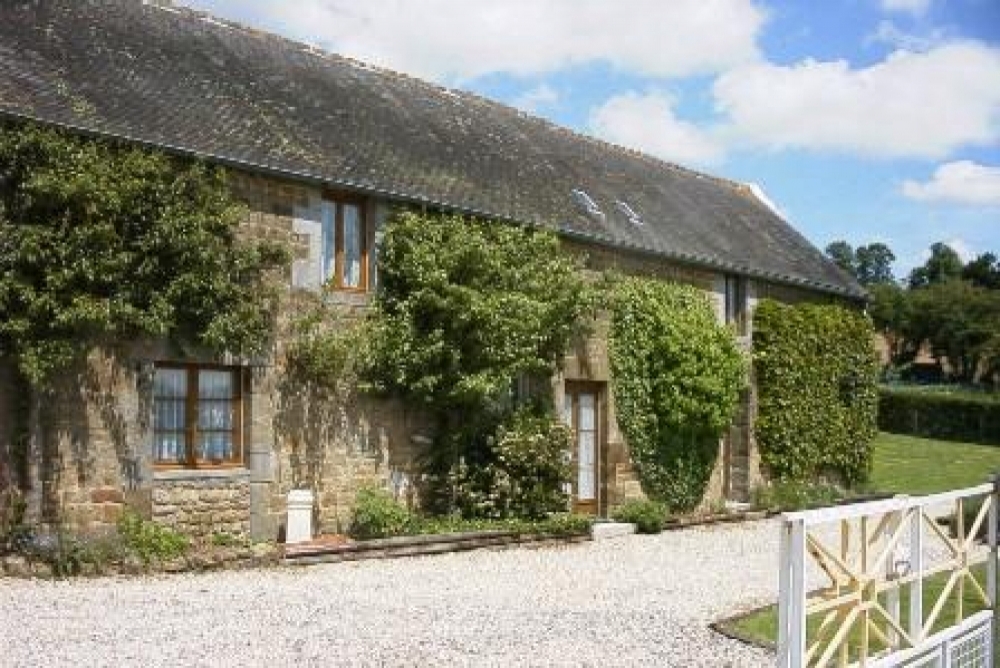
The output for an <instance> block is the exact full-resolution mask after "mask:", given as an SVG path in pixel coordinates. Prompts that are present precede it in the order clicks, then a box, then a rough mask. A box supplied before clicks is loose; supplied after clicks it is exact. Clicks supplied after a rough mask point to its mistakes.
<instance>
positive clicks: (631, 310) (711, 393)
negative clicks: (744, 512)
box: [609, 278, 747, 511]
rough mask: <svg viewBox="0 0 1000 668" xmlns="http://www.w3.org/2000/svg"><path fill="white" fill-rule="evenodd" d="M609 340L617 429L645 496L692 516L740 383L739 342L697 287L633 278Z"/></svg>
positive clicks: (616, 306) (622, 293)
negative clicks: (690, 512) (720, 320)
mask: <svg viewBox="0 0 1000 668" xmlns="http://www.w3.org/2000/svg"><path fill="white" fill-rule="evenodd" d="M609 343H610V347H609V353H610V357H611V374H612V375H611V381H612V391H613V393H614V400H615V412H616V415H617V418H618V425H619V427H620V428H621V429H622V431H623V433H624V435H625V438H626V441H627V443H628V447H629V451H630V453H631V456H632V461H633V462H634V464H635V466H636V469H637V472H638V475H639V479H640V482H641V483H642V486H643V490H644V491H645V492H646V494H647V495H648V496H650V497H652V498H653V499H656V500H658V501H662V502H664V503H666V504H667V505H668V506H670V508H671V509H673V510H679V511H686V510H690V509H692V508H693V507H695V506H696V505H697V504H698V503H699V502H700V501H701V499H702V496H703V495H704V491H705V487H706V485H707V484H708V480H709V477H710V476H711V473H712V468H713V466H714V464H715V459H716V455H717V453H718V447H719V437H720V436H721V435H722V433H723V432H724V431H725V430H726V428H727V427H728V426H729V425H730V423H731V422H732V420H733V417H734V415H735V411H736V408H737V403H738V401H739V396H740V391H741V390H742V389H743V388H744V387H745V385H746V366H747V364H746V360H745V359H744V356H743V354H742V353H741V352H740V350H739V348H738V346H737V343H736V340H735V337H734V335H733V333H732V332H731V331H730V330H729V329H728V328H726V327H725V326H723V325H721V324H719V323H718V321H717V320H716V317H715V313H714V310H713V309H712V305H711V303H710V302H709V300H708V298H707V297H706V295H705V294H704V293H702V292H701V291H699V290H698V289H697V288H694V287H691V286H687V285H679V284H674V283H664V282H661V281H656V280H651V279H641V278H629V279H625V280H623V281H621V282H620V283H619V284H618V285H617V286H616V288H615V290H614V296H613V300H612V309H611V336H610V342H609Z"/></svg>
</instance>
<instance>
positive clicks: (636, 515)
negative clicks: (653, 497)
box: [613, 500, 667, 533]
mask: <svg viewBox="0 0 1000 668" xmlns="http://www.w3.org/2000/svg"><path fill="white" fill-rule="evenodd" d="M613 517H614V520H615V521H616V522H628V523H629V524H634V525H635V529H636V531H638V532H639V533H660V532H661V531H663V523H664V521H665V520H666V519H667V509H666V507H665V506H664V505H663V504H662V503H657V502H656V501H648V500H634V501H626V502H625V503H624V504H622V505H621V506H619V508H618V509H617V510H615V512H614V515H613Z"/></svg>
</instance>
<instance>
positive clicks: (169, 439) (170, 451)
mask: <svg viewBox="0 0 1000 668" xmlns="http://www.w3.org/2000/svg"><path fill="white" fill-rule="evenodd" d="M186 452H187V436H186V435H185V434H184V432H182V431H179V432H166V433H163V432H159V433H157V434H156V435H155V436H154V437H153V457H154V458H155V459H156V461H157V463H161V464H164V463H165V464H180V463H183V462H184V460H185V458H186V457H185V453H186Z"/></svg>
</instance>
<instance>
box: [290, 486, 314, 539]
mask: <svg viewBox="0 0 1000 668" xmlns="http://www.w3.org/2000/svg"><path fill="white" fill-rule="evenodd" d="M312 510H313V493H312V491H311V490H308V489H293V490H292V491H290V492H289V493H288V521H287V523H286V524H285V543H286V544H288V545H291V544H292V543H303V542H306V541H309V540H312Z"/></svg>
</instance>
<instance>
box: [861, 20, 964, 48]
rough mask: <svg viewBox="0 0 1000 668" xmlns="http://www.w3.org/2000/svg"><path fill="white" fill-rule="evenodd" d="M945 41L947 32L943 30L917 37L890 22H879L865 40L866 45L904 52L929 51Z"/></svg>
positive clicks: (933, 30)
mask: <svg viewBox="0 0 1000 668" xmlns="http://www.w3.org/2000/svg"><path fill="white" fill-rule="evenodd" d="M947 40H948V31H947V30H945V29H944V28H933V29H931V30H930V32H928V33H927V34H924V35H918V34H915V33H910V32H906V31H905V30H902V29H900V28H899V26H897V25H896V24H895V23H894V22H892V21H879V24H878V28H876V30H875V32H873V33H872V34H870V35H868V36H867V37H866V38H865V42H866V43H869V44H873V43H874V44H888V45H889V46H891V47H893V48H895V49H902V50H904V51H930V50H931V49H932V48H934V47H936V46H941V45H942V44H944V43H945V42H946V41H947Z"/></svg>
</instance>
